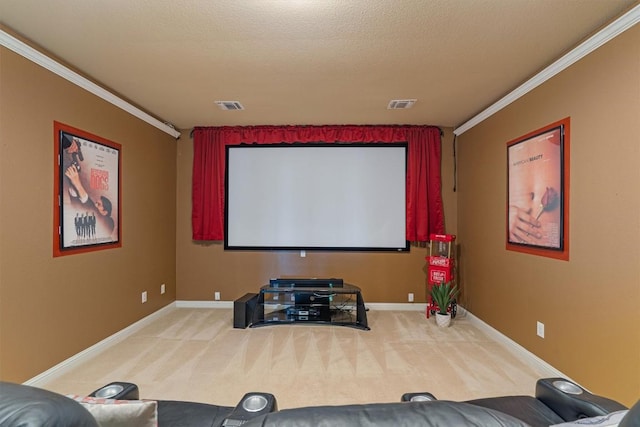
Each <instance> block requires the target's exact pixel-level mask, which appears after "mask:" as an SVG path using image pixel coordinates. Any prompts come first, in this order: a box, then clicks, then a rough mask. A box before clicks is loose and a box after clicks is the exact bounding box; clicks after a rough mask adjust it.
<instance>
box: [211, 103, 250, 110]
mask: <svg viewBox="0 0 640 427" xmlns="http://www.w3.org/2000/svg"><path fill="white" fill-rule="evenodd" d="M216 105H217V106H218V107H220V109H221V110H225V111H237V110H244V107H243V106H242V104H240V102H238V101H216Z"/></svg>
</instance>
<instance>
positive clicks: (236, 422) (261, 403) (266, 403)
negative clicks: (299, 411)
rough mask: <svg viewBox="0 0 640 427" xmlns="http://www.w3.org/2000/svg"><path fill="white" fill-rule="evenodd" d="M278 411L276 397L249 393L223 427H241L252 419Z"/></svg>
mask: <svg viewBox="0 0 640 427" xmlns="http://www.w3.org/2000/svg"><path fill="white" fill-rule="evenodd" d="M277 410H278V402H277V401H276V397H275V396H274V395H273V394H271V393H247V394H245V395H244V396H243V397H242V399H241V400H240V402H238V404H237V405H236V407H235V408H234V409H233V411H232V412H231V413H230V414H229V416H228V417H227V418H226V419H225V420H224V422H223V423H222V426H223V427H236V426H241V425H242V424H244V423H246V422H247V421H249V420H250V419H252V418H255V417H257V416H260V415H264V414H268V413H269V412H274V411H277Z"/></svg>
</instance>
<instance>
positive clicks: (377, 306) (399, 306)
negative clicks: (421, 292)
mask: <svg viewBox="0 0 640 427" xmlns="http://www.w3.org/2000/svg"><path fill="white" fill-rule="evenodd" d="M364 305H365V307H367V308H370V309H371V310H380V311H385V310H386V311H389V310H395V311H425V310H426V309H427V303H425V302H423V303H419V302H418V303H414V302H397V303H389V302H370V303H365V304H364Z"/></svg>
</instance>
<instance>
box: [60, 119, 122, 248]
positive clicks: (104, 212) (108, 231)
mask: <svg viewBox="0 0 640 427" xmlns="http://www.w3.org/2000/svg"><path fill="white" fill-rule="evenodd" d="M53 141H54V150H53V165H54V167H53V169H54V174H53V175H54V178H53V256H54V257H59V256H65V255H74V254H79V253H85V252H94V251H100V250H105V249H112V248H119V247H121V246H122V215H121V213H122V179H121V170H122V167H121V166H122V146H121V145H120V144H117V143H115V142H113V141H109V140H108V139H105V138H102V137H100V136H97V135H94V134H92V133H89V132H86V131H83V130H81V129H78V128H75V127H73V126H69V125H66V124H63V123H60V122H57V121H54V123H53ZM76 144H77V146H76ZM72 151H75V153H72ZM80 153H84V155H83V154H80ZM113 169H115V170H113ZM71 170H73V171H71ZM75 171H77V172H75ZM81 171H82V172H81ZM74 173H75V175H76V176H75V177H74V178H76V179H77V180H78V181H77V182H79V183H80V191H76V188H75V186H74V185H73V181H72V175H73V174H74ZM114 178H115V179H117V185H115V186H114V185H112V182H113V180H114ZM110 184H111V186H110ZM85 187H86V189H85ZM78 193H80V194H84V193H86V196H87V198H85V200H84V201H82V200H83V199H82V198H81V197H79V195H78ZM114 193H115V194H114ZM107 196H108V197H107ZM105 198H106V199H107V201H106V202H105ZM96 201H99V202H98V203H96ZM103 202H104V203H106V204H108V208H107V209H105V205H104V204H103ZM114 202H115V203H117V206H113V204H114ZM85 212H86V217H87V218H92V220H87V221H86V225H82V226H80V225H79V224H81V221H78V222H75V219H76V218H77V217H80V216H81V215H82V217H84V216H85ZM74 213H75V215H76V217H73V216H72V215H73V214H74ZM114 216H116V218H113V217H114ZM74 222H75V224H74ZM71 224H73V227H72V226H71ZM80 230H82V231H80Z"/></svg>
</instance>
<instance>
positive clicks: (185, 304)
mask: <svg viewBox="0 0 640 427" xmlns="http://www.w3.org/2000/svg"><path fill="white" fill-rule="evenodd" d="M176 307H177V308H233V301H176Z"/></svg>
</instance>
